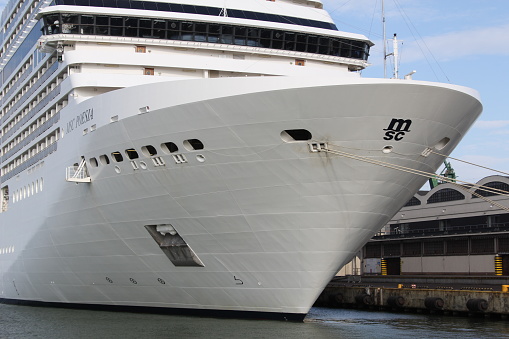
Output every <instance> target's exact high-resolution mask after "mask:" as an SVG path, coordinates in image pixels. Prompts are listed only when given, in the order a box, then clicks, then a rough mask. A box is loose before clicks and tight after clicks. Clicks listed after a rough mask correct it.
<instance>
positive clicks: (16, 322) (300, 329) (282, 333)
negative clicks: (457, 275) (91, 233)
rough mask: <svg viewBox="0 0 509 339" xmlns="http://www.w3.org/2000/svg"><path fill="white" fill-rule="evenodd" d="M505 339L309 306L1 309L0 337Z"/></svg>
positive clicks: (456, 321)
mask: <svg viewBox="0 0 509 339" xmlns="http://www.w3.org/2000/svg"><path fill="white" fill-rule="evenodd" d="M409 337H411V338H412V339H419V338H430V337H432V338H458V339H459V338H461V339H463V338H509V322H508V321H507V320H492V319H484V318H469V317H452V316H436V315H422V314H409V313H387V312H370V311H357V310H342V309H326V308H313V309H311V312H310V313H309V315H308V316H307V317H306V319H305V321H304V322H303V323H285V322H279V321H265V320H235V319H215V318H197V317H180V316H168V315H154V314H138V313H115V312H100V311H84V310H66V309H55V308H39V307H27V306H13V305H0V338H2V339H3V338H9V339H11V338H242V339H250V338H278V339H281V338H313V339H314V338H317V339H321V338H324V339H327V338H336V339H354V338H377V339H378V338H391V339H394V338H409Z"/></svg>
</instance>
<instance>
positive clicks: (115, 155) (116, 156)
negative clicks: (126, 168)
mask: <svg viewBox="0 0 509 339" xmlns="http://www.w3.org/2000/svg"><path fill="white" fill-rule="evenodd" d="M111 157H112V158H113V160H114V161H115V162H122V161H124V157H123V156H122V154H121V153H120V152H113V153H111Z"/></svg>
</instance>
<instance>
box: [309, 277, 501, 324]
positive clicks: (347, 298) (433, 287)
mask: <svg viewBox="0 0 509 339" xmlns="http://www.w3.org/2000/svg"><path fill="white" fill-rule="evenodd" d="M315 306H319V307H331V308H358V309H369V310H380V311H397V312H416V313H417V312H419V313H432V314H445V315H476V316H487V317H495V318H502V319H507V318H508V317H509V279H507V277H505V278H502V277H500V278H495V277H422V276H421V277H419V276H416V277H401V276H397V277H388V276H385V277H380V276H376V277H367V278H362V277H357V278H352V277H345V278H339V279H338V278H336V279H333V280H332V281H331V282H330V283H329V285H328V286H327V287H326V288H325V289H324V291H323V292H322V294H321V295H320V297H319V298H318V300H317V301H316V303H315Z"/></svg>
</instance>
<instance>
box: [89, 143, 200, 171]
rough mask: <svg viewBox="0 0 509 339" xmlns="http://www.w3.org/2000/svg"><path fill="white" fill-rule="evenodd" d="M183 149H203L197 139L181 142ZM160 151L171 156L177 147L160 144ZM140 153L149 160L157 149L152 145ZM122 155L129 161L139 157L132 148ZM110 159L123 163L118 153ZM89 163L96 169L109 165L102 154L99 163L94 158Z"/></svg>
mask: <svg viewBox="0 0 509 339" xmlns="http://www.w3.org/2000/svg"><path fill="white" fill-rule="evenodd" d="M183 145H184V148H185V149H186V150H188V151H198V150H202V149H203V148H204V146H203V143H202V142H201V141H200V140H198V139H188V140H185V141H184V142H183ZM161 150H162V151H163V153H165V154H172V153H176V152H178V150H179V148H178V146H177V145H176V144H175V143H173V142H165V143H162V144H161ZM141 153H142V154H143V155H144V156H145V157H147V158H151V157H153V156H156V155H157V154H158V153H157V149H156V148H155V147H154V146H152V145H146V146H143V147H142V148H141ZM124 154H125V155H126V156H127V158H129V160H135V159H138V158H139V157H140V156H139V154H138V151H137V150H136V149H134V148H129V149H126V150H125V151H124ZM111 158H112V159H113V161H114V162H122V161H124V156H123V155H122V153H121V152H120V151H115V152H112V153H111ZM89 163H90V165H91V166H92V167H98V166H99V164H102V165H108V164H109V163H110V158H109V157H108V155H106V154H103V155H101V156H99V161H97V159H96V158H90V160H89Z"/></svg>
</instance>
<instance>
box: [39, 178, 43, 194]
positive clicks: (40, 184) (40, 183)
mask: <svg viewBox="0 0 509 339" xmlns="http://www.w3.org/2000/svg"><path fill="white" fill-rule="evenodd" d="M43 187H44V179H43V178H41V181H40V182H39V190H40V191H41V192H42V188H43Z"/></svg>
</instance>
